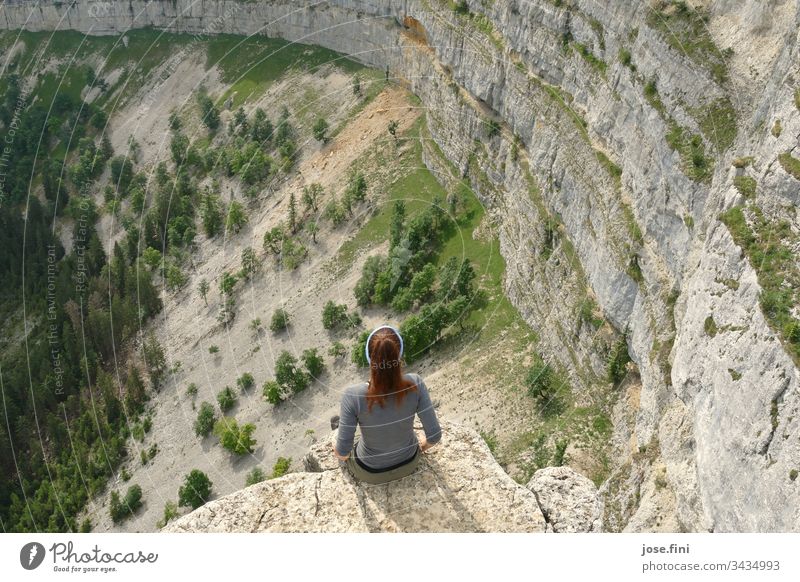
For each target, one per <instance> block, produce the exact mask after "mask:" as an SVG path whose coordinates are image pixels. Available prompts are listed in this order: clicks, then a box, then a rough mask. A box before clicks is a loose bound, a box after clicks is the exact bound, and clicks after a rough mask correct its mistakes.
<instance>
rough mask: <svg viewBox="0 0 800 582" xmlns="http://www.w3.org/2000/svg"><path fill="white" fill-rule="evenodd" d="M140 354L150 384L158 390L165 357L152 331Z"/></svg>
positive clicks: (164, 368)
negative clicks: (141, 354)
mask: <svg viewBox="0 0 800 582" xmlns="http://www.w3.org/2000/svg"><path fill="white" fill-rule="evenodd" d="M142 352H143V355H144V361H145V364H146V365H147V371H148V373H149V374H150V382H151V383H152V384H153V388H155V389H158V385H159V383H160V382H161V378H162V377H163V376H164V372H165V371H166V369H167V357H166V354H165V353H164V348H162V347H161V344H160V343H158V339H157V338H156V336H155V334H154V333H153V332H152V331H151V332H150V333H149V334H148V336H147V339H146V340H145V341H144V344H143V345H142Z"/></svg>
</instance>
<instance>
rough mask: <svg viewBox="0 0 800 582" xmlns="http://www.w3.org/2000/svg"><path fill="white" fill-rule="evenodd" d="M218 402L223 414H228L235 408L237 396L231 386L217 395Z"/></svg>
mask: <svg viewBox="0 0 800 582" xmlns="http://www.w3.org/2000/svg"><path fill="white" fill-rule="evenodd" d="M217 402H218V403H219V408H220V410H222V412H227V411H229V410H230V409H231V408H233V405H234V403H235V402H236V394H235V393H234V391H233V390H231V388H230V386H225V388H223V389H222V390H220V391H219V393H218V394H217Z"/></svg>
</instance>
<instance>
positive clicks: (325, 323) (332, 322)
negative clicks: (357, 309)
mask: <svg viewBox="0 0 800 582" xmlns="http://www.w3.org/2000/svg"><path fill="white" fill-rule="evenodd" d="M346 321H347V305H345V304H343V303H342V304H339V305H337V304H336V303H334V302H333V301H328V302H327V303H326V304H325V307H323V308H322V327H324V328H325V329H334V328H336V327H339V326H340V325H342V324H343V323H345V322H346Z"/></svg>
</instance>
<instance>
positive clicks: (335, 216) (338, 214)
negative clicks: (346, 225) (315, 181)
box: [322, 196, 346, 226]
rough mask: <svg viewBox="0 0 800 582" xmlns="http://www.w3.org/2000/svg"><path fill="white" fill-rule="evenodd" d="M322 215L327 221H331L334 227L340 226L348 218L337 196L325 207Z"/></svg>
mask: <svg viewBox="0 0 800 582" xmlns="http://www.w3.org/2000/svg"><path fill="white" fill-rule="evenodd" d="M322 215H323V216H324V217H325V218H326V219H327V220H330V221H331V222H332V223H333V226H339V225H340V224H342V223H343V222H344V220H345V218H346V216H345V213H344V209H343V208H342V205H341V204H340V203H339V200H337V198H336V197H335V196H334V197H332V198H331V199H330V200H328V203H327V204H326V205H325V210H323V211H322Z"/></svg>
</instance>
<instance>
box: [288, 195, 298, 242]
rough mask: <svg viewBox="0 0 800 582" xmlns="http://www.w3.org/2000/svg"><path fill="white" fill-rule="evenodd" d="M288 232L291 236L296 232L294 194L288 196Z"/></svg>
mask: <svg viewBox="0 0 800 582" xmlns="http://www.w3.org/2000/svg"><path fill="white" fill-rule="evenodd" d="M289 230H290V231H291V232H292V234H294V233H295V232H297V203H296V202H295V199H294V192H292V193H291V194H289Z"/></svg>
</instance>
